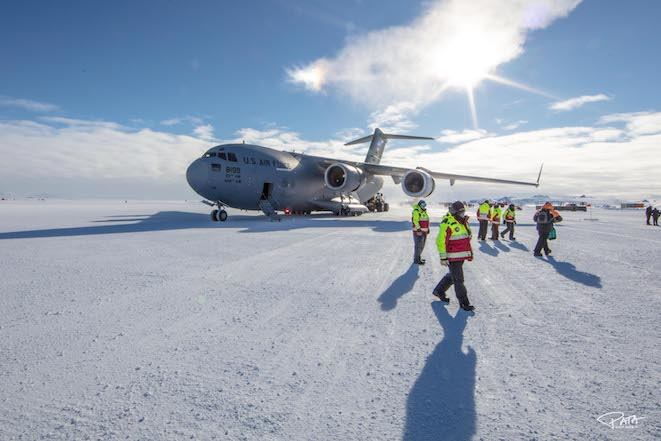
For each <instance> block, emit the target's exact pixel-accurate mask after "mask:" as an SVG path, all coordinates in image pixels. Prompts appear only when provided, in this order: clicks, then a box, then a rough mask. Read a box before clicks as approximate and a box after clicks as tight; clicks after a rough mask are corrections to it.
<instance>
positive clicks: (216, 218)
mask: <svg viewBox="0 0 661 441" xmlns="http://www.w3.org/2000/svg"><path fill="white" fill-rule="evenodd" d="M202 203H203V204H206V205H208V206H210V207H218V208H214V209H213V210H211V220H212V221H213V222H225V221H226V220H227V211H225V208H224V205H223V204H221V203H220V202H209V201H202Z"/></svg>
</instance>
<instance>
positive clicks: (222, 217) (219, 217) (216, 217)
mask: <svg viewBox="0 0 661 441" xmlns="http://www.w3.org/2000/svg"><path fill="white" fill-rule="evenodd" d="M211 220H212V221H214V222H218V221H220V222H225V221H226V220H227V211H225V210H223V209H222V208H221V209H220V210H211Z"/></svg>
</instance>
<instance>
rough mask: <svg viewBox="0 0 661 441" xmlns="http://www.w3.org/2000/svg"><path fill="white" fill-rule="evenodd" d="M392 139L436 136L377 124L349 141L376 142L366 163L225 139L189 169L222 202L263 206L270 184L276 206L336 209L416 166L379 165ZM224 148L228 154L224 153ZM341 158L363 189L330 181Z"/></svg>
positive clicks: (199, 186) (200, 188)
mask: <svg viewBox="0 0 661 441" xmlns="http://www.w3.org/2000/svg"><path fill="white" fill-rule="evenodd" d="M388 139H432V138H422V137H414V136H407V135H388V134H384V133H383V132H382V131H381V130H379V129H375V131H374V134H372V135H369V136H366V137H364V138H360V139H357V140H355V141H352V142H350V143H347V145H353V144H359V143H363V142H368V141H370V147H369V149H368V153H367V157H366V159H365V162H362V163H361V162H353V161H343V160H339V159H332V158H323V157H318V156H311V155H305V154H300V153H294V152H283V151H279V150H274V149H270V148H267V147H262V146H258V145H251V144H224V145H219V146H216V147H213V148H211V149H209V150H208V151H207V152H206V153H205V154H204V155H203V156H202V157H201V158H198V159H196V160H195V161H193V163H191V164H190V166H189V167H188V170H187V172H186V179H187V180H188V183H189V185H190V186H191V188H192V189H193V190H195V192H197V193H198V194H199V195H201V196H202V197H204V198H206V199H208V200H209V201H213V202H215V203H218V204H219V205H220V206H229V207H233V208H239V209H245V210H259V209H260V207H259V201H260V199H261V197H262V193H263V191H264V189H265V184H266V185H267V187H268V188H269V189H270V194H269V195H267V196H268V199H269V201H270V203H271V205H272V206H273V208H275V209H276V210H284V209H290V210H293V211H321V210H325V211H328V210H330V211H336V210H337V209H339V208H340V207H341V206H342V202H341V200H344V199H345V198H347V199H349V198H351V202H353V203H356V202H359V203H360V204H362V203H364V202H366V201H367V200H368V199H369V198H371V197H372V196H374V195H375V194H376V193H377V192H378V191H379V190H381V188H382V186H383V178H382V177H381V176H384V175H386V176H392V177H393V179H394V180H395V182H398V179H400V178H401V177H402V176H403V175H404V174H405V173H406V172H408V171H410V169H407V168H400V167H390V166H383V165H380V164H379V162H380V160H381V156H382V154H383V150H384V148H385V145H386V142H387V140H388ZM223 153H224V155H225V158H224V159H223V158H221V157H220V156H219V155H220V154H223ZM230 154H233V155H234V157H235V158H236V161H230V160H229V159H228V157H230V156H229V155H230ZM335 163H342V164H346V165H350V166H353V167H356V168H358V169H359V170H361V171H362V172H363V181H362V184H361V186H360V187H359V188H358V189H357V190H355V191H352V192H350V193H349V194H343V193H342V192H338V191H335V190H332V189H330V188H328V187H327V186H326V185H325V181H324V174H325V172H326V169H327V168H328V167H329V166H331V165H332V164H335ZM418 170H421V171H424V172H426V173H429V174H430V175H431V176H432V177H433V178H440V179H449V180H450V182H451V184H453V183H454V181H455V180H469V181H481V182H496V183H506V184H519V185H533V186H537V185H539V178H538V180H537V182H536V183H534V182H521V181H510V180H502V179H492V178H482V177H474V176H463V175H454V174H448V173H437V172H431V171H429V170H426V169H422V168H418ZM540 174H541V171H540ZM345 202H346V201H345Z"/></svg>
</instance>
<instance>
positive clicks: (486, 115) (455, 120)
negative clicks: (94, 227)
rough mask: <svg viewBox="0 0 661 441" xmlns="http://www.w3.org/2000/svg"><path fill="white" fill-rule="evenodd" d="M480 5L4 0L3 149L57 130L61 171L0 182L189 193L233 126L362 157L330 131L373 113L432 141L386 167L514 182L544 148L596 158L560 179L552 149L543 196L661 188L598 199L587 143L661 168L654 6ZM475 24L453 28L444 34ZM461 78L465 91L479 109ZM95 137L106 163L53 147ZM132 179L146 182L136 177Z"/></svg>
mask: <svg viewBox="0 0 661 441" xmlns="http://www.w3.org/2000/svg"><path fill="white" fill-rule="evenodd" d="M482 2H483V3H484V4H486V5H491V6H489V7H479V6H480V1H477V2H473V3H474V4H476V5H477V6H478V7H475V8H473V9H471V8H469V9H468V10H464V9H462V8H465V6H457V5H458V4H460V3H461V2H458V1H454V0H447V1H425V2H414V1H409V2H401V1H383V0H381V1H371V0H362V1H345V2H340V1H338V2H325V1H320V0H319V1H317V0H268V1H266V0H264V1H244V2H217V1H189V2H183V1H170V2H156V1H143V2H130V1H114V2H88V1H62V2H50V1H42V2H36V1H23V2H5V3H4V4H3V5H2V6H1V7H0V60H2V61H1V62H2V69H0V124H2V125H3V127H2V129H3V130H2V131H3V132H4V135H3V134H0V153H3V155H5V157H8V156H13V157H14V159H15V160H16V161H15V162H19V161H18V160H19V158H21V159H20V161H21V162H22V163H25V162H26V161H27V162H28V164H29V163H30V161H33V162H32V164H33V165H34V164H38V163H40V162H39V161H40V159H39V158H32V157H30V154H33V153H29V154H28V155H27V156H26V155H25V152H26V151H30V152H36V151H39V149H40V148H46V147H34V146H35V142H44V141H45V142H46V143H48V142H49V141H48V140H49V139H52V140H54V141H53V148H54V149H56V150H58V152H59V153H58V156H54V157H53V160H55V161H60V160H62V161H65V162H66V161H69V162H71V164H69V165H68V166H67V167H63V169H66V172H64V171H62V169H57V170H55V169H53V170H50V169H49V168H48V167H47V166H46V167H45V169H44V171H43V172H40V173H41V175H40V177H39V179H36V178H35V179H32V177H31V176H30V174H31V172H30V171H29V170H30V169H29V168H28V167H24V166H19V167H18V169H17V167H16V164H14V163H13V162H12V161H8V162H6V164H10V163H11V165H6V167H7V168H6V169H5V170H2V171H3V173H2V174H3V175H4V176H5V178H4V179H3V178H0V192H5V193H8V192H9V193H21V191H20V190H21V189H23V190H26V189H27V191H28V192H39V191H40V185H43V184H39V182H42V183H43V182H50V183H51V184H52V185H50V187H51V189H53V188H55V189H56V191H55V192H56V193H58V194H62V195H72V196H76V195H85V196H94V195H95V194H96V192H95V190H97V189H98V194H99V195H114V194H112V192H108V190H107V187H112V182H120V181H121V182H122V183H123V184H122V185H118V188H122V191H124V192H129V193H131V196H134V197H137V196H144V197H166V196H168V195H175V196H180V195H184V194H188V193H186V192H187V191H188V190H187V189H185V188H183V189H182V190H181V191H179V189H178V188H179V187H178V186H179V185H181V182H180V181H179V179H180V178H181V176H183V170H185V164H186V163H187V161H188V159H189V158H190V159H192V158H193V157H195V156H196V155H197V154H198V153H200V152H201V151H203V150H204V149H205V148H206V147H207V146H208V145H213V143H215V142H224V141H231V140H236V139H240V138H241V139H246V138H248V140H249V141H254V142H260V143H261V144H263V145H269V146H273V147H276V148H295V149H296V150H299V151H301V150H303V151H309V152H311V153H317V154H319V153H323V154H330V155H337V156H340V157H348V158H349V159H354V157H355V158H356V159H360V155H361V154H362V152H361V151H355V150H347V149H344V148H343V147H342V146H341V144H342V141H346V140H347V139H349V138H350V136H357V135H360V134H362V133H363V132H365V133H366V132H369V131H370V130H371V127H374V126H375V125H379V126H382V127H385V128H391V129H393V130H398V131H403V132H407V133H411V134H420V135H428V136H434V137H438V138H439V140H438V141H437V142H432V143H430V144H425V145H415V146H411V147H410V148H404V147H405V145H404V144H398V145H393V152H392V153H391V156H390V157H386V159H388V161H389V162H390V163H392V162H393V161H397V162H398V163H402V162H404V163H406V164H409V163H410V164H411V166H415V165H416V158H418V159H420V158H424V160H425V161H427V163H429V162H430V161H431V163H433V164H434V165H435V168H438V169H439V171H449V172H453V171H461V172H472V173H477V174H481V175H487V176H503V175H507V176H510V175H513V174H516V175H517V177H523V178H527V177H528V176H520V175H521V174H522V173H527V174H534V170H535V169H536V168H537V165H533V164H538V163H539V162H542V161H544V162H547V163H548V162H549V160H548V159H546V160H545V158H544V156H545V155H546V154H550V155H551V156H554V155H564V156H566V157H567V161H574V162H576V161H580V162H592V160H595V163H596V164H599V165H595V166H594V167H595V170H587V173H583V171H585V170H580V169H576V170H574V169H573V168H572V171H574V172H576V173H583V174H584V179H576V178H575V176H573V175H572V176H570V177H569V178H571V179H570V181H571V182H570V183H567V182H565V181H567V179H568V177H567V175H566V173H567V172H566V170H565V171H561V170H560V168H561V167H562V165H563V163H562V161H561V160H559V159H558V158H556V159H558V160H557V166H556V167H555V171H554V167H553V166H551V167H550V170H549V173H550V175H549V176H547V178H548V179H549V181H548V188H547V190H548V191H547V192H562V193H565V194H570V193H572V189H573V188H576V187H580V188H577V189H576V192H578V193H582V192H584V191H583V190H585V191H588V192H593V193H599V192H601V193H603V194H604V195H606V194H610V195H614V196H619V197H630V198H638V197H645V196H648V195H652V196H654V195H657V194H661V189H659V184H654V183H649V184H648V183H645V182H643V181H641V182H627V184H626V185H624V184H622V185H619V186H617V188H615V187H614V188H613V190H612V191H610V192H609V191H606V190H604V189H603V182H600V181H599V179H598V176H599V173H598V171H599V170H602V169H603V164H608V163H609V162H608V161H611V162H612V161H616V162H619V163H620V166H621V165H622V164H621V161H620V159H618V157H613V156H609V155H604V156H602V155H600V148H601V149H606V150H608V151H610V147H613V148H617V149H618V150H622V149H624V150H627V149H630V150H631V151H630V153H631V154H636V155H640V154H641V152H642V155H643V158H647V157H648V155H649V158H650V160H645V161H644V162H646V166H647V167H648V168H645V169H641V168H640V167H639V166H637V165H636V164H635V163H631V164H627V166H626V167H624V169H621V168H618V169H616V168H613V170H610V174H609V173H606V175H607V176H609V179H612V178H614V177H616V176H617V172H620V171H621V172H622V173H625V174H636V175H640V174H648V173H650V172H653V170H655V169H656V170H658V167H659V164H658V163H657V164H650V161H652V162H654V159H653V158H654V157H655V152H654V151H653V150H652V148H651V147H649V146H650V145H652V144H653V141H656V139H655V138H654V137H655V136H658V133H659V132H661V121H660V120H661V118H660V117H659V115H658V114H657V111H659V110H660V109H659V104H658V103H659V102H661V92H660V91H659V87H658V77H659V70H660V69H659V67H660V66H659V64H660V63H661V62H660V61H659V57H658V48H659V47H661V33H659V32H658V31H655V29H656V26H657V21H658V17H659V16H661V14H660V13H661V3H659V2H656V1H632V2H621V1H605V0H599V1H596V0H592V1H590V0H588V1H583V2H579V1H578V0H558V1H552V0H530V1H522V2H519V3H520V4H519V3H517V4H516V5H513V2H502V3H501V4H500V5H497V6H493V5H494V4H495V3H496V2H493V1H490V2H486V1H485V0H482ZM464 3H466V2H464ZM457 17H462V20H458V19H457ZM517 17H518V18H517ZM472 20H473V21H472ZM524 21H525V23H524ZM458 22H460V23H459V24H458V25H457V23H458ZM472 22H474V23H475V26H474V27H472V28H471V27H470V26H469V27H468V29H469V31H470V32H469V33H468V34H466V33H465V29H463V28H460V27H459V28H458V27H457V26H464V27H465V26H466V23H468V24H469V25H470V24H471V23H472ZM485 23H486V24H485ZM483 24H485V25H483ZM473 31H475V32H473ZM466 35H469V36H468V40H470V41H468V42H467V41H466ZM400 37H401V38H400ZM473 39H474V41H473ZM492 44H493V47H492V46H491V45H492ZM485 45H486V46H488V47H486V46H485ZM457 51H458V52H459V53H460V54H459V55H457ZM436 54H438V57H436ZM448 54H454V55H448ZM453 57H454V58H453ZM447 60H450V61H451V62H450V61H447ZM486 60H488V61H486ZM382 62H383V64H382ZM437 63H438V64H437ZM464 64H465V65H464ZM457 65H461V66H460V67H461V69H460V70H459V71H457V68H456V66H457ZM471 70H474V71H475V72H471ZM437 73H438V75H437ZM483 74H484V75H483ZM310 75H313V77H314V78H313V79H312V80H310V78H311V77H310ZM314 75H317V76H318V77H316V76H314ZM365 75H368V76H369V78H368V79H367V80H365V79H364V78H363V77H364V76H365ZM466 75H468V76H469V77H471V78H472V76H473V75H477V76H476V77H475V78H476V79H472V80H471V81H470V84H463V83H461V84H460V83H458V82H457V77H458V76H459V77H461V78H463V79H465V78H466ZM485 75H489V76H492V77H493V76H495V77H496V78H501V79H506V80H511V81H516V82H517V83H520V84H523V85H526V86H528V87H530V88H534V89H535V91H534V92H531V91H529V90H523V89H521V88H518V87H510V86H506V85H503V84H500V83H498V82H494V81H492V80H490V79H488V78H487V77H485ZM360 78H363V79H360ZM463 79H462V80H461V81H463ZM446 83H447V84H450V86H449V87H448V88H447V89H446V90H445V91H444V92H442V93H439V90H440V88H441V87H442V86H443V84H446ZM467 86H470V89H471V90H472V91H473V94H474V97H475V109H474V110H475V111H474V115H473V114H472V113H471V110H470V107H469V104H468V99H467V93H466V87H467ZM581 97H582V98H581ZM586 97H587V98H586ZM570 99H574V101H567V100H570ZM563 103H564V104H563ZM641 125H644V127H645V129H644V130H642V131H640V130H639V129H637V127H640V126H641ZM657 125H659V126H660V127H659V130H658V131H657V129H656V127H657ZM650 127H651V128H650ZM576 128H582V129H584V130H583V131H581V130H578V131H577V130H576ZM563 130H564V132H563ZM604 130H612V132H604ZM549 131H552V132H549ZM558 131H560V132H558ZM549 133H550V135H549ZM595 133H596V135H595ZM565 135H566V137H565ZM453 136H454V137H455V138H456V139H455V138H453ZM586 136H587V137H588V138H589V139H585V137H586ZM512 137H514V138H512ZM558 138H561V139H563V140H566V139H569V142H568V143H563V142H560V143H558V142H557V140H558ZM82 139H84V143H82V142H83V141H81V140H82ZM159 139H160V140H161V141H162V146H161V147H159V145H158V140H159ZM122 140H124V141H126V142H127V143H129V144H132V145H131V146H127V145H125V144H124V143H123V141H122ZM444 140H445V141H444ZM535 140H540V142H539V146H540V147H539V149H538V150H535V144H534V141H535ZM512 141H514V142H512ZM595 142H597V143H604V142H608V143H611V144H612V146H610V147H608V146H607V147H600V146H595V145H592V144H593V143H595ZM97 143H98V145H99V146H102V147H100V148H99V150H104V152H105V154H106V155H107V156H103V155H101V156H99V157H98V158H96V157H94V156H89V153H84V154H83V153H82V152H81V155H82V156H81V158H82V159H81V158H78V160H76V161H70V160H69V159H67V156H71V155H74V156H76V154H77V150H76V149H87V148H90V149H92V150H94V146H95V145H97ZM522 143H525V146H521V147H520V149H521V150H516V151H512V152H510V153H511V154H512V155H513V158H514V160H515V161H516V162H517V163H521V168H518V167H513V168H512V167H509V168H508V167H507V165H508V162H510V164H511V163H512V161H508V158H507V156H506V153H507V150H506V148H505V147H503V146H509V145H511V144H517V145H519V144H522ZM586 143H587V144H590V145H587V144H586ZM632 143H633V144H634V145H631V144H632ZM111 144H112V145H113V146H114V147H113V148H108V145H111ZM558 144H562V146H563V147H564V148H567V149H571V150H572V151H574V150H576V149H582V150H584V152H583V156H579V157H576V158H575V157H573V156H571V155H567V154H566V151H564V150H558V151H557V152H553V151H551V150H549V149H550V148H551V147H548V148H547V146H551V145H558ZM130 147H132V148H130ZM397 147H400V148H397ZM586 147H587V148H586ZM136 148H137V149H138V150H140V151H149V152H153V153H154V154H159V155H162V154H168V155H171V157H176V158H177V161H178V162H177V163H176V164H166V165H164V164H162V163H150V161H152V159H150V155H149V154H145V155H143V156H139V157H136V156H135V149H136ZM496 148H505V150H504V151H503V152H502V153H503V154H505V158H504V159H503V160H498V164H495V163H493V164H491V163H489V164H487V163H477V164H476V160H478V161H479V160H480V159H479V158H480V157H483V158H484V161H485V162H486V161H488V160H492V161H493V160H495V159H489V158H490V156H489V155H488V154H483V153H479V152H476V151H475V150H476V149H477V150H479V151H485V152H488V151H489V149H491V150H493V149H496ZM507 148H509V147H507ZM3 149H4V152H3V151H2V150H3ZM35 149H36V150H35ZM123 149H126V150H123ZM526 151H527V152H530V154H528V155H527V156H526V155H524V153H522V152H526ZM593 151H594V152H593ZM44 154H51V153H49V152H44ZM52 154H53V155H55V153H52ZM85 155H88V156H87V157H85ZM114 155H119V156H125V157H126V158H127V162H128V163H130V164H135V163H136V161H138V162H140V161H143V162H144V163H142V162H140V164H141V167H134V166H132V167H124V169H127V170H124V171H120V170H119V169H118V168H121V165H118V164H112V163H110V161H108V160H107V158H108V157H113V156H114ZM439 155H440V156H439ZM443 155H444V156H443ZM595 155H596V156H597V157H595ZM524 156H525V158H524ZM498 157H502V154H501V155H500V156H496V157H495V158H498ZM625 157H626V156H625ZM463 158H465V160H464V159H463ZM476 158H477V159H476ZM449 159H452V163H449V162H448V160H449ZM85 161H88V162H85ZM599 161H601V162H599ZM552 162H553V160H552V159H551V163H552ZM90 163H91V164H93V166H90V165H89V164H90ZM86 164H87V165H86ZM417 165H420V164H417ZM524 165H525V167H524ZM650 165H655V166H656V168H649V167H650ZM113 167H114V168H117V170H115V169H114V168H113ZM83 169H84V170H83ZM128 169H131V170H128ZM530 170H532V172H530ZM607 171H608V170H607ZM657 174H658V172H657ZM563 179H564V181H562V180H563ZM77 180H81V181H80V182H82V181H84V182H85V183H86V188H87V192H86V193H85V194H77V192H76V191H75V188H76V187H78V185H77V184H76V182H78V181H77ZM113 180H115V181H113ZM556 181H557V182H556ZM561 181H562V182H565V184H562V182H561ZM19 183H20V188H18V187H17V185H18V184H19ZM139 183H142V184H144V185H143V186H142V188H143V190H144V191H143V192H141V191H140V190H137V189H136V188H133V187H135V185H137V184H139ZM160 183H163V185H159V184H160ZM134 184H135V185H134ZM184 187H185V183H184ZM158 188H163V189H164V190H162V191H161V190H158ZM466 188H467V189H473V188H474V187H470V186H469V187H466ZM128 189H131V190H130V191H129V190H128ZM476 191H478V190H476ZM481 191H483V190H481ZM497 191H499V192H501V193H502V192H508V191H509V190H506V189H499V190H497ZM117 196H120V195H119V194H117Z"/></svg>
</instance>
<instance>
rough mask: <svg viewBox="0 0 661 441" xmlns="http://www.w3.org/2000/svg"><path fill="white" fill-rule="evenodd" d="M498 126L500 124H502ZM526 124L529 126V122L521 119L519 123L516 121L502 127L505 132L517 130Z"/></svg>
mask: <svg viewBox="0 0 661 441" xmlns="http://www.w3.org/2000/svg"><path fill="white" fill-rule="evenodd" d="M498 124H500V122H499V123H498ZM524 124H528V121H526V120H525V119H520V120H518V121H514V122H511V123H509V124H505V125H503V126H502V127H503V129H505V130H516V129H518V128H519V127H521V126H522V125H524Z"/></svg>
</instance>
